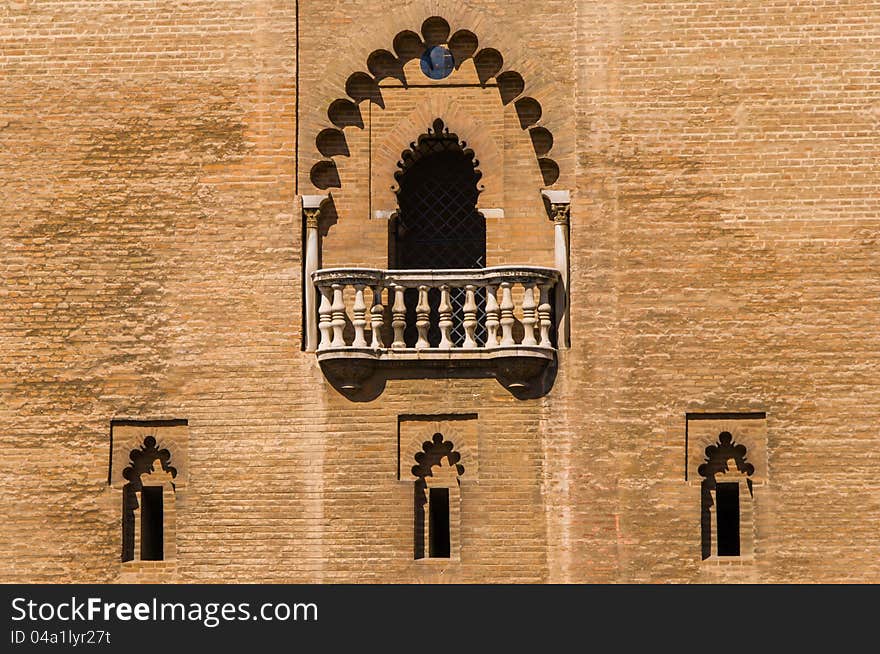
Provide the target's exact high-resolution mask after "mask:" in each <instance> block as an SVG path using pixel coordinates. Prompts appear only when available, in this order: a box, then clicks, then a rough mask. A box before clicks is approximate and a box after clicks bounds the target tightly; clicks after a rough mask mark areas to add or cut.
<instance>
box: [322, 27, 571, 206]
mask: <svg viewBox="0 0 880 654" xmlns="http://www.w3.org/2000/svg"><path fill="white" fill-rule="evenodd" d="M440 44H444V45H446V46H447V47H448V48H449V50H450V52H451V53H452V56H453V60H454V62H455V68H456V70H457V69H459V68H460V67H461V65H462V64H463V63H464V62H465V61H468V60H472V61H473V64H474V67H475V69H476V71H477V76H478V78H479V81H480V84H481V85H484V86H485V85H487V84H489V83H490V82H492V81H494V83H495V84H497V86H498V92H499V94H500V95H501V102H502V104H503V105H509V104H511V103H512V104H513V107H514V109H515V111H516V114H517V117H518V119H519V124H520V127H521V128H522V129H523V130H527V131H528V133H529V137H530V139H531V142H532V148H533V150H534V152H535V157H536V159H537V163H538V166H539V168H540V171H541V177H542V179H543V182H544V185H545V186H552V185H553V184H554V183H555V182H556V180H557V179H558V178H559V165H558V164H557V163H556V161H554V160H553V159H552V158H551V157H550V156H549V155H550V154H551V150H552V149H553V134H552V133H551V132H550V130H549V129H547V128H546V127H544V126H543V125H541V124H540V121H541V117H542V113H543V110H542V108H541V104H540V103H539V102H538V100H536V99H535V98H533V97H531V96H528V95H523V93H524V91H525V86H526V85H525V80H524V79H523V77H522V75H520V74H519V73H518V72H516V71H515V70H504V57H503V56H502V54H501V53H500V52H499V51H498V50H496V49H495V48H482V49H480V48H479V39H478V38H477V36H476V34H474V33H473V32H472V31H470V30H468V29H458V30H456V31H455V32H453V31H452V28H451V27H450V25H449V23H448V22H447V21H446V20H445V19H444V18H441V17H440V16H431V17H430V18H427V19H426V20H425V21H424V22H423V23H422V25H421V29H420V33H416V32H414V31H412V30H402V31H400V32H398V33H397V34H396V35H395V36H394V38H393V39H392V44H391V48H392V49H391V50H387V49H377V50H374V51H373V52H371V53H370V55H369V56H368V57H367V61H366V68H367V70H368V71H369V73H367V72H365V71H363V70H358V71H355V72H353V73H351V74H350V75H349V76H348V78H347V79H346V80H345V92H346V97H342V98H336V99H334V100H332V101H331V102H330V103H329V105H328V107H327V118H328V119H329V121H330V123H331V125H325V126H324V127H323V129H321V130H320V131H319V132H318V134H317V136H316V138H315V147H316V149H317V151H318V152H319V153H320V154H321V155H322V157H323V158H321V159H320V160H318V161H316V162H315V163H314V164H313V165H312V167H311V169H310V171H309V179H310V181H311V183H312V184H313V185H314V186H315V187H317V188H318V189H321V190H326V189H330V188H341V187H342V181H341V179H340V176H339V170H338V168H337V165H336V161H335V158H336V157H339V156H349V148H348V143H347V141H346V138H345V129H346V128H357V129H363V128H364V121H363V117H362V115H361V111H360V104H361V103H362V102H364V101H366V102H372V103H374V104H375V105H376V106H378V107H380V108H384V101H383V99H382V91H381V88H380V86H379V82H381V81H382V80H384V79H387V78H395V79H398V80H400V81H401V83H402V84H403V85H404V86H407V80H406V78H405V76H404V75H403V67H404V65H405V64H406V63H408V62H409V61H412V60H413V59H417V58H418V57H420V56H421V54H422V53H423V52H424V51H425V49H426V48H427V47H430V46H432V45H440Z"/></svg>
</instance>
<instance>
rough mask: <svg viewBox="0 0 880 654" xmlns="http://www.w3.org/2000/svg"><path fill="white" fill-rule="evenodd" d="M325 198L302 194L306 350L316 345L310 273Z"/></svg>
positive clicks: (314, 263) (314, 264)
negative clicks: (304, 238)
mask: <svg viewBox="0 0 880 654" xmlns="http://www.w3.org/2000/svg"><path fill="white" fill-rule="evenodd" d="M326 199H327V196H326V195H303V196H302V213H303V221H304V222H305V225H306V242H305V256H304V260H305V267H304V270H303V275H304V276H305V279H304V280H303V286H304V289H303V300H304V302H305V312H306V320H305V323H306V324H305V327H306V329H305V341H306V343H305V345H306V351H308V352H314V351H315V350H316V349H317V347H318V319H317V302H316V296H315V284H314V282H313V281H312V273H313V272H315V271H316V270H317V269H318V252H319V247H320V242H319V239H320V238H321V237H320V234H319V233H318V221H319V220H320V218H321V203H322V202H323V201H324V200H326Z"/></svg>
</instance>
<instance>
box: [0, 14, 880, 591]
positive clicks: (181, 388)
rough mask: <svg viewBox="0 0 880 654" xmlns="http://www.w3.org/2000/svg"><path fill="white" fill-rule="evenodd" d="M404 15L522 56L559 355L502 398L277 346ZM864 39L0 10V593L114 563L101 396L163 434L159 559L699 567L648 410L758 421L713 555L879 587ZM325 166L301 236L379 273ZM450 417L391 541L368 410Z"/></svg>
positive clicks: (483, 382) (878, 314) (290, 322)
mask: <svg viewBox="0 0 880 654" xmlns="http://www.w3.org/2000/svg"><path fill="white" fill-rule="evenodd" d="M435 13H437V14H440V15H442V16H444V17H445V18H446V19H447V20H448V21H449V23H450V24H451V26H452V29H453V31H455V30H456V29H459V28H467V29H469V30H471V31H473V32H474V33H475V34H476V35H477V36H478V37H479V40H480V47H492V48H496V49H498V50H499V51H500V52H501V53H502V54H503V56H504V68H505V69H506V70H515V71H517V72H519V73H520V74H521V75H522V77H523V79H524V80H525V83H526V87H525V91H524V93H525V94H527V95H529V96H531V97H534V98H535V99H537V100H538V101H539V102H540V103H541V106H542V118H541V124H542V125H543V126H545V127H547V128H548V129H549V130H550V131H551V132H552V134H553V137H554V145H553V149H552V150H551V156H552V157H553V159H554V160H555V161H556V162H557V163H558V164H559V167H560V177H559V180H558V181H557V183H556V185H555V187H556V188H562V189H571V190H572V192H573V203H572V212H571V213H572V219H571V221H572V228H571V229H572V233H571V243H572V260H571V268H572V289H571V298H572V347H571V349H570V350H563V351H562V352H561V353H560V362H559V372H558V375H557V378H556V381H555V384H554V386H553V388H552V389H551V391H550V392H549V393H548V394H547V395H546V396H544V397H542V398H539V399H532V400H518V399H516V398H514V397H513V396H512V395H511V394H510V393H508V392H507V391H506V390H505V389H504V388H502V387H501V386H500V385H499V384H498V383H497V382H496V381H494V380H491V379H477V380H474V379H427V380H392V381H389V382H388V384H387V385H386V388H385V390H384V392H383V393H382V394H381V395H380V396H379V397H378V398H376V399H374V400H372V401H369V402H352V401H350V400H348V399H346V398H345V397H343V396H342V395H340V394H339V393H338V392H337V391H336V390H334V389H333V388H332V387H331V386H330V385H329V384H328V383H327V382H326V381H325V379H324V377H323V375H322V373H321V371H320V369H319V368H318V366H317V364H316V362H315V359H314V355H313V354H310V353H305V352H302V351H301V349H300V345H301V282H302V280H301V267H302V261H301V222H300V221H301V218H300V216H299V212H298V210H297V199H296V194H297V193H314V192H316V189H314V187H313V186H312V185H311V183H310V181H309V171H310V168H311V166H312V164H313V163H314V162H315V161H317V160H318V159H320V158H321V155H320V154H319V153H318V152H317V150H316V147H315V138H316V135H317V134H318V132H319V131H320V130H321V129H323V128H325V127H328V126H329V125H330V123H329V121H328V117H327V114H326V110H327V107H328V106H329V104H330V103H331V102H332V101H333V100H334V99H336V98H340V97H344V96H345V81H346V79H347V78H348V76H349V75H350V74H351V73H352V72H355V71H357V70H366V59H367V56H368V55H369V54H370V53H371V52H372V51H373V50H375V49H377V48H385V49H390V48H391V43H392V41H393V38H394V36H395V34H397V33H398V32H400V31H401V30H404V29H411V30H415V31H418V29H419V26H420V24H421V22H422V21H423V20H424V19H425V18H426V17H428V16H430V15H432V14H435ZM297 22H298V24H299V33H297V29H296V27H297ZM878 25H880V9H878V7H877V6H876V5H875V4H873V3H867V2H828V3H822V4H817V3H791V2H777V3H766V2H764V3H754V2H745V1H736V2H720V1H719V0H712V1H709V0H706V1H701V2H686V3H685V2H651V3H632V2H611V3H577V2H572V1H570V0H564V1H559V2H545V3H534V2H524V1H516V0H514V1H507V2H503V3H501V2H479V3H453V2H447V1H446V0H441V1H439V2H427V1H423V2H403V3H401V2H394V3H392V2H388V1H387V0H379V1H375V2H370V3H329V4H328V3H326V2H317V1H315V0H308V1H307V2H300V3H299V4H298V6H297V5H296V4H295V3H293V2H280V1H256V2H249V3H221V2H216V1H209V0H205V1H203V2H188V3H178V2H151V3H143V2H126V1H120V2H112V3H111V2H69V3H60V4H59V3H51V2H36V1H31V2H9V3H6V4H5V5H3V6H2V7H0V66H2V68H3V70H4V75H3V76H2V79H0V93H2V96H0V97H2V98H3V102H2V104H0V168H2V175H0V180H2V183H3V189H2V190H3V192H2V194H0V198H2V199H0V221H2V225H0V253H2V254H0V280H2V281H0V318H2V322H0V352H2V356H0V464H2V469H3V472H2V474H0V497H2V498H3V501H2V502H0V561H2V563H0V580H2V581H31V582H48V581H80V582H89V581H99V582H112V581H117V580H122V579H123V578H124V577H123V570H122V564H121V562H120V557H119V552H120V539H121V534H120V525H119V524H118V512H119V507H118V504H117V498H118V495H117V494H114V493H115V492H116V491H115V490H114V489H113V488H111V487H109V486H108V483H107V482H108V479H107V477H108V462H109V459H110V421H111V419H114V418H116V419H139V420H158V419H175V418H176V419H186V420H188V445H187V446H186V447H187V448H188V451H187V453H186V457H187V461H188V467H189V472H188V482H187V488H186V491H185V492H182V493H181V494H180V496H179V497H178V498H177V500H176V504H175V512H176V521H177V525H176V536H177V560H176V562H175V567H174V569H173V578H174V579H177V580H179V581H184V582H210V581H242V582H244V581H254V582H280V581H292V582H299V581H302V582H321V581H328V582H329V581H351V582H356V581H370V582H373V581H377V582H378V581H394V582H397V581H401V582H409V581H412V582H417V581H437V582H450V581H451V582H455V581H466V582H468V581H493V582H495V581H498V582H503V581H513V582H520V581H522V582H539V581H552V582H568V581H591V582H613V581H622V582H658V581H683V582H688V581H701V580H706V579H707V574H706V570H705V567H704V565H703V564H702V563H701V560H700V530H699V519H700V518H699V515H700V513H699V512H700V507H699V503H698V500H699V498H698V493H697V494H695V489H694V487H693V486H692V485H689V483H688V482H687V481H686V480H685V478H684V470H685V462H686V457H687V450H686V444H685V424H686V421H685V416H686V414H687V413H689V412H720V413H724V412H766V415H767V419H766V451H765V454H764V456H766V460H767V467H768V468H769V472H768V474H767V476H766V483H764V485H763V486H762V487H761V488H760V495H756V502H757V503H756V508H755V510H756V512H757V513H756V519H755V524H756V527H755V529H756V538H755V553H756V559H755V563H754V565H753V566H752V567H751V568H750V569H749V571H748V573H747V574H746V575H738V574H736V572H735V571H733V572H732V573H730V574H729V578H730V579H731V580H733V581H736V580H749V581H765V582H794V581H805V582H806V581H829V582H837V581H875V582H876V581H880V563H878V562H880V545H878V544H877V543H878V541H877V539H876V538H875V535H876V530H877V526H878V524H880V494H878V492H877V490H876V488H875V487H874V486H873V485H871V483H870V482H869V481H866V480H869V479H870V478H871V475H872V474H873V470H874V467H875V466H874V465H873V463H874V458H876V457H875V455H874V454H873V453H874V452H875V451H876V450H877V445H878V443H880V440H878V435H877V415H878V413H880V385H878V381H877V379H878V372H880V347H878V345H880V342H878V336H877V329H876V325H877V324H878V319H880V277H878V275H877V270H878V257H877V254H876V252H877V244H878V233H880V224H878V218H877V202H876V197H877V194H878V187H877V179H878V172H880V163H878V162H880V156H878V155H880V138H878V135H877V134H878V131H877V128H878V121H880V103H878V99H877V98H878V90H880V84H878V81H877V79H876V55H877V51H878V45H880V28H878V27H877V26H878ZM297 47H298V48H299V50H297ZM297 62H298V64H299V65H298V66H297ZM297 81H298V83H299V88H298V89H297ZM488 90H491V89H488ZM394 93H395V94H397V95H399V96H401V98H400V104H399V105H397V106H398V107H403V106H404V105H406V104H407V103H410V105H412V104H413V103H412V98H413V97H415V96H416V95H417V94H420V93H425V94H428V93H433V90H431V89H429V90H428V91H424V90H423V89H414V88H413V89H409V90H403V89H395V90H394ZM297 95H298V97H299V106H298V107H297V102H296V99H297ZM391 95H393V94H392V93H390V90H389V94H388V97H389V98H390V97H391ZM472 95H473V96H474V97H473V98H472V99H471V100H469V102H472V103H473V107H474V108H473V109H472V110H470V113H471V114H474V115H476V116H480V115H481V114H480V112H484V111H485V112H490V110H492V107H491V102H494V103H496V106H495V109H497V111H498V113H497V114H495V117H494V118H493V120H494V121H495V122H494V123H493V124H497V125H499V126H501V127H499V129H500V133H501V134H502V137H499V138H501V139H502V140H503V142H504V145H505V147H504V148H503V152H504V165H503V170H504V173H503V179H504V182H503V186H504V189H503V202H504V204H503V208H504V210H505V218H504V220H505V221H508V222H505V223H503V224H500V223H499V224H498V225H493V224H491V223H490V226H489V229H490V236H489V242H490V247H492V243H504V244H505V246H504V247H507V248H509V251H505V250H503V248H501V247H500V246H499V249H498V250H497V252H498V258H499V262H501V260H502V259H503V258H504V257H506V256H509V257H511V258H520V256H521V255H522V254H524V253H528V251H529V250H530V249H533V250H534V252H535V254H534V256H535V257H538V258H541V261H532V262H526V261H517V263H536V264H539V265H540V264H544V265H547V264H548V263H549V262H550V261H552V253H549V254H548V252H549V251H548V250H547V248H549V247H552V240H551V239H552V236H551V234H552V228H551V226H550V225H549V223H548V221H547V218H546V215H543V214H541V213H540V212H541V210H542V207H541V204H540V198H539V189H540V187H541V185H542V183H541V178H540V175H539V174H538V170H537V163H536V161H535V158H534V153H533V152H531V149H530V145H529V142H528V137H527V136H525V133H524V132H523V131H522V130H521V129H520V130H519V131H517V130H516V129H515V128H517V127H518V125H517V124H516V123H515V120H512V116H511V115H510V111H511V109H510V107H509V106H508V107H505V106H500V102H499V101H498V100H497V97H498V96H497V94H496V95H495V96H493V98H492V100H491V102H490V101H488V100H487V103H486V104H482V103H481V102H480V100H479V94H478V93H477V92H474V93H473V94H472ZM465 108H466V107H465ZM388 111H389V113H388V115H387V116H384V117H382V118H381V120H387V119H389V118H390V117H391V116H392V115H393V112H394V111H395V108H394V107H393V106H390V103H389V107H388ZM400 111H403V109H400ZM372 112H373V113H372V115H373V116H374V117H376V116H377V113H378V111H377V110H376V109H375V108H373V109H372ZM505 112H506V113H505ZM297 120H299V124H298V127H299V129H297ZM511 123H512V124H511ZM450 126H451V127H452V128H453V129H455V127H454V126H453V125H450ZM424 127H427V125H425V126H424ZM344 131H345V134H346V138H347V139H348V143H349V146H350V147H351V148H352V152H353V153H355V154H356V155H357V156H360V157H367V158H369V154H370V142H369V140H368V138H367V135H366V134H367V133H366V131H363V130H356V129H352V128H346V129H345V130H344ZM417 135H418V134H411V135H410V134H407V135H406V136H404V137H403V138H405V139H414V138H415V137H417ZM523 138H525V139H526V140H525V141H523V140H522V139H523ZM297 145H299V147H298V149H297ZM477 157H478V158H480V153H479V152H477ZM355 158H356V157H352V158H351V160H350V161H346V162H345V164H347V165H349V169H345V168H341V170H342V172H343V175H342V182H343V186H342V188H341V189H338V190H336V189H334V190H333V192H334V198H335V199H338V202H337V209H338V213H339V217H338V222H337V224H336V225H334V226H332V227H330V229H329V231H328V233H327V237H326V239H325V247H326V249H325V256H326V257H328V261H330V260H332V261H334V262H335V263H337V264H344V263H349V264H356V263H360V264H366V263H370V262H372V265H382V264H381V259H382V257H381V256H377V252H380V251H381V252H380V253H384V250H382V249H381V248H383V247H384V244H385V242H384V240H383V238H384V234H383V233H381V232H380V231H375V230H377V229H378V228H377V227H375V226H376V225H378V224H379V223H377V222H375V220H374V219H372V218H371V217H370V215H369V211H370V209H369V207H370V200H371V196H370V190H369V189H368V188H364V183H365V182H364V180H365V179H368V178H366V177H365V176H364V175H363V174H362V171H357V170H355V169H354V168H352V167H351V165H352V164H353V163H354V161H355ZM297 162H298V166H297ZM491 163H492V162H491V158H490V159H489V160H488V161H487V165H489V164H491ZM500 195H501V194H500V193H499V196H500ZM371 220H373V222H370V221H371ZM504 225H513V227H511V229H510V232H509V236H507V237H505V238H504V239H498V238H497V234H498V233H499V232H498V229H505V227H504ZM359 230H360V231H359ZM370 230H374V232H371V231H370ZM540 230H545V231H544V232H540ZM361 232H362V234H368V233H369V234H371V235H370V236H368V237H364V238H363V239H362V236H360V235H359V234H361ZM533 234H540V235H538V236H534V235H533ZM334 238H335V239H336V240H335V241H334ZM493 238H494V239H495V240H494V241H493ZM359 239H362V240H359ZM362 245H368V248H367V249H366V250H364V249H363V248H361V246H362ZM334 248H335V249H334ZM460 413H476V414H477V415H478V418H477V421H478V424H479V430H478V433H479V457H480V458H479V481H476V480H470V479H468V472H467V464H466V463H465V465H466V471H465V474H464V475H463V476H462V483H461V560H460V561H458V562H450V564H449V565H442V564H440V565H438V564H434V563H431V564H429V565H422V564H420V562H416V561H414V560H413V558H412V509H413V494H412V493H413V491H412V486H411V482H402V481H398V478H397V472H398V467H399V465H400V458H407V457H408V458H409V459H412V457H413V456H414V454H415V453H414V452H411V453H403V452H401V453H400V454H398V451H397V448H398V446H397V444H398V435H397V429H398V416H400V415H402V414H460ZM762 447H764V445H762ZM399 457H400V458H399ZM729 572H731V571H725V574H727V573H729Z"/></svg>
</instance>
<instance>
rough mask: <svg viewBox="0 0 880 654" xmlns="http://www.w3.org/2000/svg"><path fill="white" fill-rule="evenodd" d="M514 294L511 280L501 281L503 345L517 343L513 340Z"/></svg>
mask: <svg viewBox="0 0 880 654" xmlns="http://www.w3.org/2000/svg"><path fill="white" fill-rule="evenodd" d="M513 323H514V318H513V296H512V295H511V292H510V282H501V345H503V346H510V345H516V343H514V341H513Z"/></svg>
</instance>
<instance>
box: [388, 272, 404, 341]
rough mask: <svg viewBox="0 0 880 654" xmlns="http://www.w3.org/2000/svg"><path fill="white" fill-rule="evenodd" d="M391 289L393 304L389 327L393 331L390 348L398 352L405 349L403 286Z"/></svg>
mask: <svg viewBox="0 0 880 654" xmlns="http://www.w3.org/2000/svg"><path fill="white" fill-rule="evenodd" d="M392 289H393V291H394V304H393V305H392V307H391V327H392V328H393V329H394V342H393V343H392V344H391V347H392V348H393V349H395V350H399V349H403V348H405V347H406V342H405V341H404V340H403V330H404V329H405V328H406V304H405V303H404V301H403V291H404V288H403V286H398V285H395V286H393V287H392Z"/></svg>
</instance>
